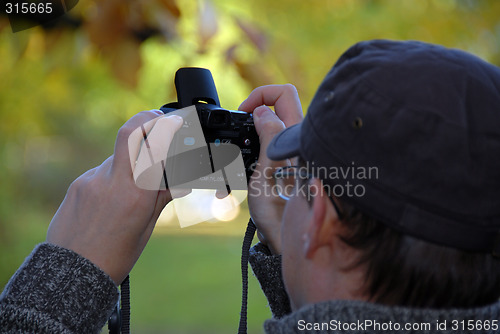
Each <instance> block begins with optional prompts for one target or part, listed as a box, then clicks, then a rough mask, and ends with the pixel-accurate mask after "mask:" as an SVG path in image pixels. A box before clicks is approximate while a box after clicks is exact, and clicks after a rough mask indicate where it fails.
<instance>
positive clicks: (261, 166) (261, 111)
mask: <svg viewBox="0 0 500 334" xmlns="http://www.w3.org/2000/svg"><path fill="white" fill-rule="evenodd" d="M253 114H254V122H255V128H256V130H257V134H258V135H259V141H260V152H259V160H258V166H257V169H258V170H260V171H261V173H262V172H264V174H265V175H264V176H265V177H269V176H270V171H269V170H270V169H272V168H269V167H278V166H281V165H283V162H279V161H272V160H270V159H269V158H268V157H267V154H266V151H267V147H268V146H269V143H270V142H271V140H272V139H273V138H274V136H275V135H276V134H278V133H279V132H280V131H282V130H283V129H285V124H283V122H282V121H281V120H280V119H279V118H278V116H276V114H275V113H274V112H273V111H272V110H271V109H270V108H269V107H266V106H260V107H258V108H256V109H255V110H254V112H253ZM261 173H258V174H261Z"/></svg>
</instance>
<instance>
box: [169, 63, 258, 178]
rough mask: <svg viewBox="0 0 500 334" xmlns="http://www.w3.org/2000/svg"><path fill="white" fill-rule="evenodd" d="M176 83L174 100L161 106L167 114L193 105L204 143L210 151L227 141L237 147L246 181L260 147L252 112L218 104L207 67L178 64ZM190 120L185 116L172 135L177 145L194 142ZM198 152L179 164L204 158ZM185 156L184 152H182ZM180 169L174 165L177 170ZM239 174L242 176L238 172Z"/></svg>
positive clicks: (210, 154) (225, 144)
mask: <svg viewBox="0 0 500 334" xmlns="http://www.w3.org/2000/svg"><path fill="white" fill-rule="evenodd" d="M175 87H176V90H177V102H172V103H167V104H165V105H163V106H162V107H161V108H160V110H162V111H163V113H165V114H168V113H170V112H173V111H176V110H179V109H182V108H185V107H189V106H193V105H194V106H195V107H196V113H197V116H198V119H199V122H200V124H201V129H202V131H203V136H204V138H205V141H206V145H207V146H208V147H212V151H213V150H214V149H215V148H219V147H221V148H224V146H230V145H228V144H232V145H236V146H237V147H239V149H240V151H241V155H242V158H243V164H244V169H245V173H246V182H248V181H249V180H250V176H251V175H252V172H253V168H254V167H255V163H256V162H257V159H258V156H259V150H260V144H259V137H258V135H257V132H256V130H255V125H254V122H253V116H252V114H249V113H246V112H243V111H235V110H227V109H224V108H222V107H221V106H220V102H219V97H218V95H217V90H216V88H215V83H214V80H213V77H212V74H211V73H210V71H209V70H208V69H204V68H196V67H184V68H180V69H179V70H178V71H177V72H176V74H175ZM191 123H192V122H191V121H190V120H189V119H184V126H183V127H182V128H181V129H180V130H179V131H178V132H177V133H176V135H175V136H174V143H176V145H181V146H182V145H183V146H186V145H192V144H193V143H194V140H195V139H194V138H193V137H191V135H190V133H189V131H190V127H191ZM175 137H177V138H175ZM204 144H205V143H204ZM212 151H208V155H209V159H210V161H212V158H213V155H214V152H212ZM199 152H201V151H199ZM238 153H239V152H238ZM169 155H170V153H169ZM199 155H200V156H199V157H198V156H195V157H194V158H193V156H192V157H191V158H190V159H184V160H185V161H178V164H179V165H182V164H183V165H184V166H186V165H189V164H191V165H192V164H197V162H196V160H199V159H198V158H206V157H203V156H202V155H203V154H202V153H199ZM184 156H187V155H186V154H184ZM177 160H179V159H177ZM181 160H182V159H181ZM219 160H220V159H219ZM223 160H224V159H223ZM225 160H227V159H225ZM225 163H228V161H225ZM220 164H221V162H219V164H218V165H219V166H217V163H214V162H212V163H211V165H212V169H217V168H221V167H223V166H220ZM179 169H180V168H177V170H179ZM201 169H202V168H201ZM201 169H200V170H201ZM177 174H178V173H177ZM239 176H240V177H241V175H239Z"/></svg>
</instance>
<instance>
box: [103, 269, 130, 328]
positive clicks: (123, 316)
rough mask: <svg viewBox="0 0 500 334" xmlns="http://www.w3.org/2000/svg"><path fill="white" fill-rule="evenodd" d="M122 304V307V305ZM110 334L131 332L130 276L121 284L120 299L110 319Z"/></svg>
mask: <svg viewBox="0 0 500 334" xmlns="http://www.w3.org/2000/svg"><path fill="white" fill-rule="evenodd" d="M120 304H121V307H120ZM108 331H109V334H129V333H130V277H129V276H127V277H126V278H125V280H124V281H123V282H122V284H120V300H119V301H118V303H117V304H116V308H115V310H114V311H113V314H111V317H110V318H109V320H108Z"/></svg>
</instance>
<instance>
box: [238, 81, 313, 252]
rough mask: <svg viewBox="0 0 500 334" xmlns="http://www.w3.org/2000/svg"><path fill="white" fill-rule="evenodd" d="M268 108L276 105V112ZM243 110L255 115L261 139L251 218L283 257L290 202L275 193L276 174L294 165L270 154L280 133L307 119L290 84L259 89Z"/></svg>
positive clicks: (250, 195)
mask: <svg viewBox="0 0 500 334" xmlns="http://www.w3.org/2000/svg"><path fill="white" fill-rule="evenodd" d="M267 106H274V109H275V111H276V113H274V112H273V111H272V110H271V109H270V108H269V107H267ZM239 110H242V111H246V112H253V115H254V122H255V128H256V130H257V134H258V135H259V140H260V154H259V160H258V163H257V168H256V169H255V171H254V173H253V175H252V179H251V181H250V184H249V190H248V207H249V209H250V215H251V216H252V219H253V221H254V222H255V224H256V225H257V231H258V236H259V239H260V241H261V242H262V243H264V244H266V245H267V246H268V247H269V249H270V250H271V251H272V252H273V253H275V254H280V253H281V240H280V229H281V217H282V214H283V208H284V206H285V203H286V202H285V201H284V200H283V199H282V198H280V197H278V196H276V194H273V193H272V192H271V189H272V187H273V180H272V174H273V172H274V171H275V170H276V168H277V167H281V166H285V165H290V164H291V162H290V161H272V160H270V159H269V158H268V157H267V155H266V151H267V147H268V146H269V143H270V142H271V140H272V139H273V137H274V136H275V135H276V134H277V133H279V132H280V131H281V130H283V129H285V127H290V126H292V125H294V124H297V123H299V122H301V121H302V119H303V118H304V117H303V114H302V107H301V105H300V100H299V96H298V94H297V89H296V88H295V87H294V86H293V85H290V84H287V85H270V86H262V87H258V88H256V89H255V90H254V91H253V92H252V93H251V94H250V95H249V96H248V98H247V99H246V100H245V101H243V103H242V104H241V105H240V107H239Z"/></svg>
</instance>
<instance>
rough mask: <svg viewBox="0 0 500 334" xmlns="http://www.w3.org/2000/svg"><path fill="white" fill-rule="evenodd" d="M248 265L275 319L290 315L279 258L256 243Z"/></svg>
mask: <svg viewBox="0 0 500 334" xmlns="http://www.w3.org/2000/svg"><path fill="white" fill-rule="evenodd" d="M249 262H250V265H251V266H252V270H253V272H254V275H255V277H257V280H258V281H259V283H260V286H261V288H262V291H263V292H264V295H265V296H266V298H267V301H268V302H269V307H270V308H271V312H272V313H273V316H274V317H275V318H278V319H279V318H282V317H283V316H285V315H287V314H289V313H291V307H290V300H289V299H288V294H287V292H286V290H285V285H284V283H283V278H282V276H281V256H280V255H272V254H271V251H270V250H269V248H267V246H265V245H264V244H262V243H258V244H256V245H255V246H253V247H252V248H251V249H250V258H249Z"/></svg>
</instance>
